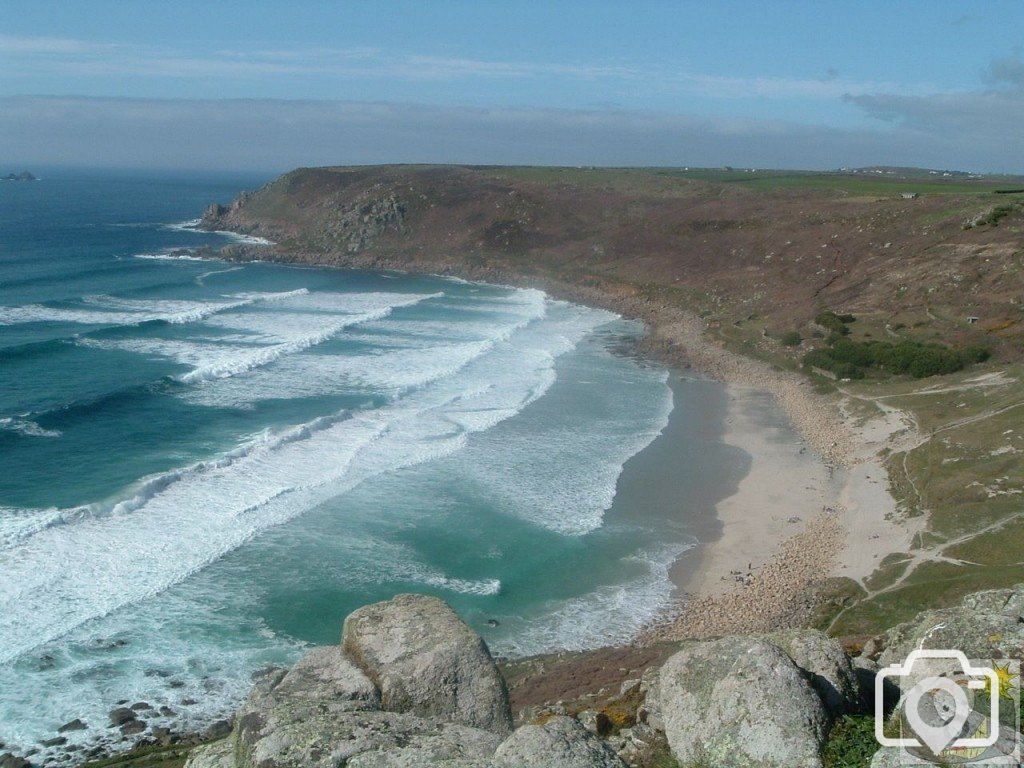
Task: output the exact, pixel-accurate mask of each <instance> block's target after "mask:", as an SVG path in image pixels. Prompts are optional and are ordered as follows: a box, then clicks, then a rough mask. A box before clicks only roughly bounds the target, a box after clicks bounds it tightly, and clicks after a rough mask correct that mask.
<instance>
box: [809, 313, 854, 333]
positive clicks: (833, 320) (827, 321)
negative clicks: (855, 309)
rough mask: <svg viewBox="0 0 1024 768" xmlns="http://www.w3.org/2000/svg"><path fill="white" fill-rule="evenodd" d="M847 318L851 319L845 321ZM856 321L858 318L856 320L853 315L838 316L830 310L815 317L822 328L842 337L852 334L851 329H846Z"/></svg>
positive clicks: (815, 320)
mask: <svg viewBox="0 0 1024 768" xmlns="http://www.w3.org/2000/svg"><path fill="white" fill-rule="evenodd" d="M847 317H848V318H850V319H849V320H844V319H843V318H847ZM855 319H856V318H854V316H853V315H837V314H836V313H835V312H833V311H832V310H830V309H826V310H825V311H824V312H819V313H818V314H816V315H815V316H814V322H816V323H817V324H818V325H820V326H821V327H822V328H825V329H826V330H828V331H831V332H832V333H834V334H838V335H840V336H846V335H847V334H848V333H849V332H850V329H849V328H847V327H846V323H852V322H853V321H854V320H855Z"/></svg>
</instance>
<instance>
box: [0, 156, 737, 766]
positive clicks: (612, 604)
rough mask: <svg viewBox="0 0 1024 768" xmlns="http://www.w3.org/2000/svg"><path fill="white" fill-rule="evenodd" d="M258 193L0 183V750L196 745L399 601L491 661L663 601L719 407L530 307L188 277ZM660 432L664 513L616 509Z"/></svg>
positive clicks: (387, 284) (346, 281)
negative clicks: (455, 618)
mask: <svg viewBox="0 0 1024 768" xmlns="http://www.w3.org/2000/svg"><path fill="white" fill-rule="evenodd" d="M260 181H261V180H259V179H249V178H238V179H220V178H211V179H203V178H196V177H170V176H163V177H144V176H134V177H128V176H123V177H114V176H87V175H83V176H79V177H60V176H56V177H53V178H47V179H44V180H43V181H41V182H38V183H9V182H8V183H3V184H0V248H2V250H0V460H2V472H0V741H4V742H6V743H8V744H9V745H11V744H14V745H19V746H22V747H24V746H27V745H29V744H31V743H33V742H35V741H37V740H38V739H41V738H47V737H49V736H52V735H53V732H54V731H55V729H56V728H57V727H58V726H59V725H61V724H62V723H64V722H66V721H68V720H70V719H72V718H75V717H81V718H83V719H84V720H86V722H87V723H89V725H90V728H89V729H88V730H86V731H84V732H81V733H78V734H74V739H75V740H77V741H87V740H90V739H96V738H101V739H102V738H106V735H105V734H106V729H105V727H104V726H105V725H106V717H105V713H106V711H107V710H108V709H110V708H111V706H113V704H114V703H115V702H117V701H119V700H130V701H138V700H145V701H147V702H149V703H151V704H152V705H154V706H155V707H160V706H167V707H170V708H171V709H172V710H173V711H174V715H173V719H174V720H175V721H177V723H178V724H179V725H185V726H187V725H188V724H190V723H201V722H203V721H204V720H205V719H207V718H209V717H210V716H211V715H213V714H215V713H220V712H225V711H228V710H229V709H231V708H232V707H233V706H234V705H235V704H236V703H237V701H238V699H239V698H240V697H241V696H243V695H244V693H245V692H246V690H247V689H248V687H249V685H250V680H251V675H252V673H253V672H254V671H256V670H258V669H260V668H262V667H265V666H266V665H268V664H272V663H283V662H288V661H290V660H292V659H294V658H295V657H296V655H297V654H299V653H300V652H301V649H302V648H303V647H305V646H306V645H308V644H310V643H328V642H336V641H337V639H338V636H339V632H340V625H341V620H342V619H343V617H344V616H345V615H346V614H347V613H348V612H349V611H351V610H352V609H353V608H355V607H357V606H359V605H361V604H364V603H366V602H369V601H373V600H378V599H386V598H388V597H390V596H392V595H394V594H395V593H397V592H403V591H417V592H427V593H431V594H436V595H438V596H440V597H442V598H444V599H446V600H448V601H449V602H451V603H452V605H453V606H454V607H455V608H456V610H458V611H459V613H460V614H461V615H462V616H463V617H465V618H466V620H467V621H469V622H470V623H471V624H473V626H474V627H475V628H477V629H478V631H480V632H481V633H482V634H483V635H484V636H485V638H486V639H487V640H488V642H489V643H490V645H491V647H492V649H494V650H495V651H496V652H498V653H505V654H518V653H529V652H538V651H542V650H547V649H552V648H557V647H570V648H581V647H588V646H594V645H599V644H603V643H607V642H610V641H614V640H621V639H625V638H627V637H628V636H629V635H630V634H631V633H632V632H634V631H635V630H636V629H637V628H638V627H639V626H640V625H641V624H642V623H643V622H644V621H646V620H648V619H649V618H650V617H651V616H652V615H654V614H655V613H656V612H657V611H658V610H660V609H662V608H663V607H665V606H666V605H667V603H668V601H669V599H670V596H671V586H670V585H669V583H668V581H667V569H668V567H669V565H670V564H671V563H672V561H673V560H674V559H675V558H676V557H677V556H678V555H679V554H680V553H681V552H683V551H685V550H686V549H687V548H689V547H691V546H692V545H693V543H694V539H693V537H692V535H690V533H689V529H688V526H687V515H688V514H695V513H696V507H697V506H701V508H702V509H703V508H705V507H706V506H707V503H706V500H703V499H704V497H705V496H707V495H708V493H709V491H708V488H707V486H706V484H707V483H708V482H710V480H708V479H707V478H708V477H711V476H713V475H714V472H713V471H710V474H707V473H708V472H709V470H708V469H707V468H708V467H710V466H717V463H718V462H719V461H720V459H721V457H720V456H718V455H716V454H715V446H717V445H718V444H717V442H716V440H717V434H706V431H707V429H709V427H708V426H707V424H706V423H703V422H700V419H702V418H703V419H705V421H706V420H707V419H709V418H710V419H711V420H712V421H714V419H715V418H718V417H717V416H713V415H712V416H709V415H708V414H709V413H710V412H711V411H714V410H715V409H716V408H720V407H721V401H720V393H718V392H717V391H711V390H709V389H708V385H707V384H706V383H700V382H691V383H690V384H689V389H687V385H686V384H685V383H683V384H678V383H677V384H675V385H674V386H675V392H676V397H675V398H674V397H673V388H672V387H670V386H669V383H668V379H669V374H668V372H667V371H665V370H663V369H660V368H658V367H656V366H651V365H646V364H641V363H640V362H638V361H637V360H636V359H635V358H633V357H632V356H630V355H628V354H623V353H622V351H621V350H622V349H623V348H624V347H628V346H629V344H630V342H631V340H633V339H635V338H636V337H637V335H638V334H639V333H640V332H641V329H640V328H639V327H638V326H637V325H635V324H633V323H630V322H626V321H624V320H622V319H620V318H618V317H616V316H615V315H612V314H610V313H607V312H604V311H599V310H594V309H589V308H584V307H579V306H574V305H571V304H567V303H564V302H559V301H553V300H551V299H549V298H548V297H546V296H545V295H544V294H543V293H541V292H539V291H535V290H524V289H515V288H507V287H498V286H488V285H480V284H470V283H465V282H462V281H457V280H450V279H443V278H435V277H422V276H409V275H401V274H384V273H370V272H355V271H339V270H323V269H301V268H293V267H285V266H279V265H272V264H259V263H257V264H247V265H237V264H229V263H225V262H217V261H201V260H196V259H194V258H192V257H190V256H189V254H188V252H187V251H188V249H194V248H196V247H198V246H200V245H204V244H211V245H220V244H224V243H227V242H230V241H231V239H232V238H231V236H228V235H224V234H211V233H202V232H198V231H195V230H194V229H192V228H191V227H190V226H189V225H188V223H187V221H188V219H190V218H191V217H194V216H195V215H196V212H197V211H201V210H202V208H203V207H204V206H205V205H206V204H207V203H208V202H210V201H212V200H221V201H224V200H227V199H230V198H231V197H233V196H234V195H235V194H236V193H237V192H238V191H239V190H240V189H243V188H248V187H252V186H255V185H257V184H258V183H260ZM178 249H186V251H185V252H181V251H180V250H178ZM688 392H689V393H690V394H689V395H688V394H687V393H688ZM680 395H682V397H683V398H687V397H690V398H691V399H684V400H683V401H682V402H675V403H674V399H675V400H679V398H680ZM673 404H675V407H676V411H675V413H673ZM688 409H693V412H692V413H690V410H688ZM670 414H672V418H673V419H679V418H682V416H681V415H680V414H683V415H684V416H685V415H686V414H689V416H688V417H687V418H691V417H692V425H691V426H690V427H687V426H686V424H684V425H683V428H682V432H683V433H685V434H684V437H683V439H684V440H685V441H686V446H685V449H686V451H689V453H687V454H685V457H684V458H685V463H686V467H685V469H681V471H680V474H679V477H677V478H674V479H671V480H670V481H664V482H669V483H676V484H681V486H680V488H679V489H677V491H678V492H673V493H661V494H652V496H653V497H657V498H663V499H665V498H667V499H671V500H670V501H663V502H662V503H659V504H654V505H653V507H643V505H642V504H638V503H637V500H638V499H640V498H642V497H643V493H642V490H643V489H641V488H638V487H637V483H638V482H640V483H641V484H642V483H644V482H649V481H648V480H636V479H634V481H633V486H632V491H631V492H630V493H629V494H621V495H620V496H618V497H616V487H617V483H618V482H619V480H620V475H622V473H623V467H624V466H625V465H626V464H627V462H630V460H631V458H632V457H636V456H637V454H640V452H641V451H643V449H644V448H645V447H646V446H648V445H649V444H650V443H651V442H652V441H653V440H654V439H655V438H656V437H657V436H658V435H659V433H661V432H662V431H663V429H664V428H665V426H666V424H668V423H669V419H670ZM701 424H703V426H701ZM691 427H692V428H691ZM687 429H689V430H690V432H689V433H687V432H686V430H687ZM702 429H703V430H705V433H701V432H700V430H702ZM711 429H712V432H714V429H713V428H711ZM641 456H642V454H641ZM639 460H640V458H639V457H638V458H637V459H635V460H634V461H633V462H630V464H631V465H633V464H635V463H636V462H637V461H639ZM702 474H705V475H707V476H706V477H705V486H701V482H702V481H701V476H702ZM641 476H642V475H637V476H636V477H637V478H639V477H641ZM623 478H624V479H625V478H626V476H625V475H623ZM716 482H717V481H716ZM712 484H713V483H712ZM668 487H669V488H674V487H675V486H672V485H671V484H670V485H669V486H668ZM686 488H691V489H692V490H693V493H692V494H691V495H690V496H688V495H687V491H686ZM662 490H664V489H662ZM711 495H712V496H713V495H714V494H713V493H712V494H711ZM688 498H691V499H692V506H693V509H688V507H687V499H688ZM698 499H700V500H701V501H698ZM702 505H703V506H702Z"/></svg>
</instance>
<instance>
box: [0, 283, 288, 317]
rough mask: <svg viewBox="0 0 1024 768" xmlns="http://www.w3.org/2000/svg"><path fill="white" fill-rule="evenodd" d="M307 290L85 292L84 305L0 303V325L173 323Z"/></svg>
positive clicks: (280, 298) (274, 299)
mask: <svg viewBox="0 0 1024 768" xmlns="http://www.w3.org/2000/svg"><path fill="white" fill-rule="evenodd" d="M305 293H308V291H307V290H306V289H305V288H300V289H298V290H297V291H285V292H282V293H248V294H237V295H235V296H228V297H225V299H224V300H222V301H183V300H176V299H127V298H121V297H116V296H86V297H84V298H83V299H82V303H83V304H84V305H85V306H84V307H80V308H79V307H70V308H63V307H47V306H43V305H42V304H25V305H22V306H14V307H10V306H9V307H0V325H16V324H19V323H44V322H50V323H53V322H57V323H76V324H80V325H125V326H132V325H139V324H140V323H146V322H152V321H155V320H162V321H164V322H166V323H172V324H182V323H194V322H197V321H199V320H203V319H205V318H208V317H210V316H212V315H215V314H217V313H218V312H223V311H225V310H228V309H236V308H238V307H244V306H248V305H250V304H256V303H258V302H267V301H280V300H284V299H288V298H290V297H294V296H300V295H303V294H305ZM94 307H95V308H94Z"/></svg>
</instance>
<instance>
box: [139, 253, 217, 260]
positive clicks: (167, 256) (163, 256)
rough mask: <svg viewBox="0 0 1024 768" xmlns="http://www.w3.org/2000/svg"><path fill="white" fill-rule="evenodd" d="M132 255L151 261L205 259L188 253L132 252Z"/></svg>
mask: <svg viewBox="0 0 1024 768" xmlns="http://www.w3.org/2000/svg"><path fill="white" fill-rule="evenodd" d="M132 256H134V257H135V258H136V259H148V260H151V261H206V259H204V258H203V257H202V256H193V255H192V254H189V253H134V254H132Z"/></svg>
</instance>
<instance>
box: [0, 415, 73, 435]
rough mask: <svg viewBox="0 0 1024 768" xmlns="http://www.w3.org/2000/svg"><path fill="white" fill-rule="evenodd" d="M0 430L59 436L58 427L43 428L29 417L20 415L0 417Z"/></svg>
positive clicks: (23, 433)
mask: <svg viewBox="0 0 1024 768" xmlns="http://www.w3.org/2000/svg"><path fill="white" fill-rule="evenodd" d="M0 430H5V431H7V432H17V433H18V434H19V435H25V436H26V437H60V436H61V432H60V430H58V429H44V428H43V427H40V426H39V425H38V424H36V423H35V422H34V421H31V420H30V419H26V418H23V417H21V416H5V417H3V418H0Z"/></svg>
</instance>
